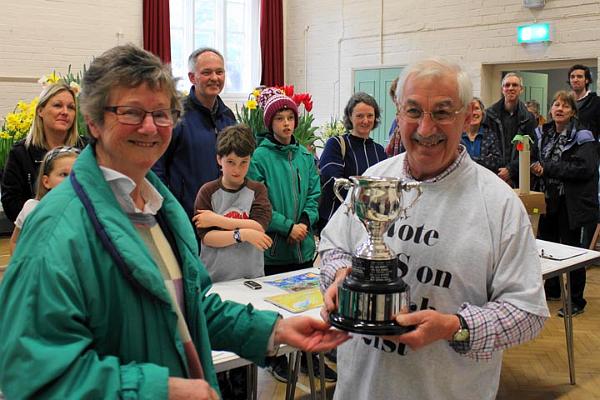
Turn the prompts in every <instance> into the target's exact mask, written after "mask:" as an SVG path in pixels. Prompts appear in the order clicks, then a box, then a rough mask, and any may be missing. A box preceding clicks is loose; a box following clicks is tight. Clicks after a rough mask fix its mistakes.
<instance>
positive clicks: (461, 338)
mask: <svg viewBox="0 0 600 400" xmlns="http://www.w3.org/2000/svg"><path fill="white" fill-rule="evenodd" d="M454 315H456V316H457V317H458V321H459V323H460V327H459V328H458V330H457V331H456V332H454V335H452V341H453V342H460V343H469V339H470V338H471V334H470V333H469V326H468V325H467V321H465V319H464V318H463V317H462V315H460V314H454Z"/></svg>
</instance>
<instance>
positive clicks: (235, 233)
mask: <svg viewBox="0 0 600 400" xmlns="http://www.w3.org/2000/svg"><path fill="white" fill-rule="evenodd" d="M233 238H234V239H235V242H236V243H242V234H241V233H240V230H239V229H234V230H233Z"/></svg>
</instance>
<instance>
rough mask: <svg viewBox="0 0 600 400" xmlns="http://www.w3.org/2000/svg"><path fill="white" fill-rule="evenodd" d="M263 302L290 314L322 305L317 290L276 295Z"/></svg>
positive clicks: (321, 297)
mask: <svg viewBox="0 0 600 400" xmlns="http://www.w3.org/2000/svg"><path fill="white" fill-rule="evenodd" d="M265 301H267V302H269V303H272V304H275V305H276V306H277V307H281V308H283V309H284V310H288V311H289V312H292V313H301V312H303V311H306V310H310V309H312V308H317V307H321V306H322V305H323V296H322V295H321V291H320V290H319V288H318V287H317V288H312V289H306V290H301V291H298V292H291V293H284V294H278V295H275V296H269V297H266V298H265Z"/></svg>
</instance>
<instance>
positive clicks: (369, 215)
mask: <svg viewBox="0 0 600 400" xmlns="http://www.w3.org/2000/svg"><path fill="white" fill-rule="evenodd" d="M342 188H343V189H347V190H348V191H349V192H350V195H349V203H348V204H344V198H343V197H342V195H341V194H340V190H341V189H342ZM333 190H334V193H335V195H336V196H337V197H338V199H340V201H341V202H342V203H343V204H342V207H343V206H346V207H347V210H346V212H350V213H353V214H354V215H355V216H356V217H357V218H358V219H359V220H360V222H361V223H362V225H363V226H364V227H365V229H366V231H367V235H368V237H367V240H366V241H365V242H364V243H361V244H360V245H359V246H358V247H357V248H356V250H355V252H354V255H353V257H352V272H351V273H350V275H349V276H347V277H346V278H345V279H344V281H343V282H342V284H341V285H340V286H339V287H338V310H337V312H334V313H331V314H330V316H329V319H330V322H331V324H332V325H333V326H335V327H337V328H340V329H343V330H346V331H351V332H357V333H361V334H366V335H399V334H402V333H405V332H407V331H408V330H411V329H412V327H403V326H400V325H398V324H396V322H395V316H396V315H397V314H398V313H407V312H409V307H410V289H409V287H408V285H407V284H406V283H405V282H404V281H403V280H402V278H401V277H400V276H399V275H398V271H399V264H398V257H397V255H396V254H394V253H393V252H392V251H391V249H390V248H389V247H388V246H387V245H386V244H385V242H384V241H383V235H384V234H385V233H386V232H387V230H388V229H389V227H390V226H391V225H392V224H393V223H394V222H395V221H396V220H397V219H398V218H400V217H405V216H406V210H408V209H409V208H410V207H412V205H413V204H414V203H415V201H416V200H417V199H418V198H419V196H420V195H421V188H420V186H419V184H418V183H416V182H415V183H412V182H411V183H403V182H402V181H401V180H400V179H399V178H382V177H374V176H351V177H350V179H349V180H348V179H343V178H342V179H336V180H335V184H334V187H333ZM411 190H415V191H416V194H415V196H414V197H413V199H412V200H411V201H410V204H408V205H404V204H403V198H404V196H403V194H404V193H405V192H409V191H411Z"/></svg>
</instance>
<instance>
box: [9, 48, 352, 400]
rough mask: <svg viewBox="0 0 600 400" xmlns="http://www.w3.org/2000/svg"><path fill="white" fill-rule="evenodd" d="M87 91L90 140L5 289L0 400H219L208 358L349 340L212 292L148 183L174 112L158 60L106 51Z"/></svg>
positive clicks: (22, 247)
mask: <svg viewBox="0 0 600 400" xmlns="http://www.w3.org/2000/svg"><path fill="white" fill-rule="evenodd" d="M82 89H83V91H82V94H81V96H82V98H81V103H82V107H83V112H84V115H85V116H86V120H87V123H88V126H89V128H90V132H91V135H92V143H91V145H90V146H88V147H87V148H86V149H85V150H84V151H83V153H82V154H81V157H80V159H79V160H78V162H77V163H76V165H75V166H74V168H73V172H72V174H71V176H70V179H69V180H68V181H66V180H65V182H64V183H63V184H61V185H59V186H58V187H57V188H56V189H54V190H52V192H51V193H50V194H49V195H48V196H46V197H44V199H43V201H42V202H41V203H40V205H39V206H38V207H37V208H36V210H35V211H34V213H32V214H31V216H30V217H29V218H28V220H27V222H26V223H25V226H24V227H23V231H22V233H21V240H20V242H19V245H18V246H17V249H16V252H15V254H14V256H13V259H12V260H11V263H10V265H9V267H8V271H7V273H6V275H5V277H4V281H3V282H2V286H1V287H0V304H2V308H3V309H2V318H1V319H0V337H2V341H0V387H1V388H2V390H3V392H4V393H5V395H6V396H7V398H29V397H34V398H78V399H80V398H101V399H110V398H132V399H133V398H152V399H166V398H170V399H178V398H187V397H186V396H192V395H193V396H196V397H194V398H202V399H217V398H218V385H217V380H216V375H215V372H214V368H213V365H212V359H211V349H219V350H221V349H222V350H229V351H234V352H236V353H238V354H240V355H241V356H242V357H245V358H248V359H250V360H253V361H255V362H257V363H262V362H264V357H265V355H267V354H269V353H270V352H273V351H274V349H275V348H276V346H278V344H280V343H287V344H290V345H292V346H294V347H298V348H306V349H309V350H311V351H322V350H324V349H326V348H331V347H333V346H336V345H337V344H339V343H341V342H343V341H344V340H345V339H346V335H345V334H340V333H339V332H338V333H334V332H332V331H330V330H328V328H329V327H328V326H327V325H326V324H324V323H322V322H320V321H317V320H314V319H311V318H308V317H300V318H289V319H281V318H279V317H278V315H277V314H276V313H272V312H265V311H257V310H254V309H253V308H252V306H251V305H247V306H244V305H241V304H235V303H231V302H222V301H221V300H220V298H219V297H218V296H217V295H215V294H211V295H209V294H208V291H209V289H210V279H209V276H208V273H207V272H206V270H205V269H204V267H203V266H202V264H201V262H200V261H199V259H198V257H197V254H198V249H197V244H196V240H195V238H194V232H193V228H192V226H191V224H190V221H189V220H188V218H187V215H186V213H185V212H184V210H183V209H182V208H181V206H180V205H179V203H178V201H177V200H176V199H175V198H174V197H173V196H172V194H171V193H170V192H169V191H168V190H167V189H166V187H165V186H164V185H163V184H162V183H161V182H160V180H159V179H158V178H157V177H156V175H154V174H153V173H152V172H149V171H150V167H151V166H152V165H153V164H154V162H156V160H157V159H158V158H159V157H160V156H161V155H162V153H163V152H164V151H165V149H166V147H167V145H168V143H169V140H170V138H171V131H172V127H173V123H174V122H175V121H176V119H177V117H178V115H179V101H178V98H177V93H176V91H175V86H174V83H173V79H172V77H171V74H170V71H169V69H168V68H167V67H165V66H164V65H163V64H162V63H161V62H160V60H159V59H158V58H157V57H155V56H153V55H152V54H150V53H148V52H146V51H144V50H142V49H139V48H137V47H135V46H131V45H128V46H120V47H116V48H113V49H111V50H108V51H107V52H106V53H104V54H103V55H102V56H100V57H98V58H96V59H95V60H94V62H93V63H92V64H91V65H90V68H89V70H88V71H87V72H86V74H85V77H84V81H83V88H82Z"/></svg>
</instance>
